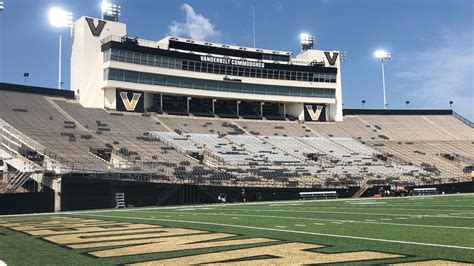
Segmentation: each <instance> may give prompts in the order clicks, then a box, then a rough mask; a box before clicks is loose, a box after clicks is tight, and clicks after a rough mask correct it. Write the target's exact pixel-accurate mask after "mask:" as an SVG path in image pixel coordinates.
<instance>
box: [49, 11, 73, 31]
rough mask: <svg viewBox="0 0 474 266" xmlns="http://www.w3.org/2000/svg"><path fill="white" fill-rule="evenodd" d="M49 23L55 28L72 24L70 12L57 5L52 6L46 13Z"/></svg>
mask: <svg viewBox="0 0 474 266" xmlns="http://www.w3.org/2000/svg"><path fill="white" fill-rule="evenodd" d="M48 17H49V24H51V26H53V27H57V28H67V27H71V26H72V13H71V12H68V11H66V10H64V9H61V8H59V7H52V8H50V9H49V13H48Z"/></svg>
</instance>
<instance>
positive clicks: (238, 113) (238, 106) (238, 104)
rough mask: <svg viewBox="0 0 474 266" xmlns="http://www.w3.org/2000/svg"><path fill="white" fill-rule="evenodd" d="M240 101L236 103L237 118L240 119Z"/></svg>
mask: <svg viewBox="0 0 474 266" xmlns="http://www.w3.org/2000/svg"><path fill="white" fill-rule="evenodd" d="M241 102H242V101H237V116H238V117H240V103H241Z"/></svg>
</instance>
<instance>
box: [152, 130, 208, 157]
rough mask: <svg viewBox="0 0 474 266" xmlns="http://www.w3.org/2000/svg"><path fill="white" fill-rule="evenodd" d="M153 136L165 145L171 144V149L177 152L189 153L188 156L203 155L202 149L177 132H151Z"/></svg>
mask: <svg viewBox="0 0 474 266" xmlns="http://www.w3.org/2000/svg"><path fill="white" fill-rule="evenodd" d="M150 134H151V136H153V137H156V138H157V139H159V140H161V141H162V142H164V143H167V144H169V145H170V146H171V147H174V148H176V149H177V150H179V151H181V152H184V153H187V154H200V153H202V148H198V147H196V146H197V145H196V144H195V143H193V142H192V141H191V140H189V138H188V137H187V136H183V135H179V134H178V133H176V132H159V131H151V132H150Z"/></svg>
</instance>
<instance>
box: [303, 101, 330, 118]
mask: <svg viewBox="0 0 474 266" xmlns="http://www.w3.org/2000/svg"><path fill="white" fill-rule="evenodd" d="M304 120H305V121H326V106H325V105H319V104H304Z"/></svg>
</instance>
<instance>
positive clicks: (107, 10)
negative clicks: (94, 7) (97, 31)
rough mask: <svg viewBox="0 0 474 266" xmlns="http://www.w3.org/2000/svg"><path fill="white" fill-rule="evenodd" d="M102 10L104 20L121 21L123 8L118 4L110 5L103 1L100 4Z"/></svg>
mask: <svg viewBox="0 0 474 266" xmlns="http://www.w3.org/2000/svg"><path fill="white" fill-rule="evenodd" d="M100 8H101V10H102V19H103V20H108V21H114V22H118V21H119V16H120V9H121V7H120V6H119V5H116V4H112V3H109V2H108V1H106V0H103V1H102V3H101V4H100Z"/></svg>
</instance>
